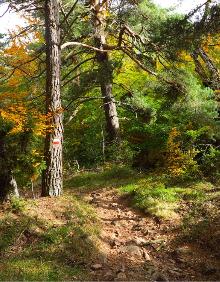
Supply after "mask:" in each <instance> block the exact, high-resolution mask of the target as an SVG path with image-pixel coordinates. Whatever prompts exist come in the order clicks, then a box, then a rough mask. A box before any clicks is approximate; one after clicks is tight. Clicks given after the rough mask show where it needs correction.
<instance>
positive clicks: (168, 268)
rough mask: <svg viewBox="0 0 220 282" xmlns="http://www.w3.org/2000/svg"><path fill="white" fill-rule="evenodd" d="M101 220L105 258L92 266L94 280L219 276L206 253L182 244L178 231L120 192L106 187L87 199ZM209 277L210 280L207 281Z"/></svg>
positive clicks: (200, 278)
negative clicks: (151, 215)
mask: <svg viewBox="0 0 220 282" xmlns="http://www.w3.org/2000/svg"><path fill="white" fill-rule="evenodd" d="M87 201H89V203H90V204H92V205H93V207H94V208H95V210H96V213H97V215H98V218H99V220H100V222H101V235H100V243H99V249H100V252H101V253H102V256H100V257H99V258H97V259H96V260H95V261H92V263H91V266H90V268H91V272H90V275H91V277H89V279H91V280H100V281H112V280H116V281H172V280H176V281H177V280H178V281H180V280H182V281H183V280H188V281H189V280H194V281H196V280H204V279H205V278H206V277H207V276H206V273H205V272H207V274H208V275H209V274H212V272H213V271H214V274H215V272H216V268H215V267H213V262H212V261H210V262H209V263H210V265H211V266H209V265H207V264H206V263H207V258H206V257H204V254H203V253H201V252H199V250H198V249H196V250H195V249H194V246H190V245H186V244H183V243H181V242H177V243H176V240H175V237H176V235H177V232H178V231H177V230H176V228H175V225H174V224H173V225H172V224H171V223H170V222H169V223H168V222H161V221H160V220H156V219H154V218H152V217H148V216H146V215H145V214H143V213H141V212H139V211H138V210H135V209H133V208H132V207H131V206H130V205H129V199H128V198H127V199H126V198H125V197H121V196H120V195H119V194H118V192H117V191H116V190H108V189H101V190H99V191H96V192H93V193H90V194H89V196H88V195H87ZM207 279H208V277H207Z"/></svg>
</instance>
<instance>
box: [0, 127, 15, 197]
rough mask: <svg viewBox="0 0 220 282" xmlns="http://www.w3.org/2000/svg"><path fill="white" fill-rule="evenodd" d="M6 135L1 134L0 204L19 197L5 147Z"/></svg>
mask: <svg viewBox="0 0 220 282" xmlns="http://www.w3.org/2000/svg"><path fill="white" fill-rule="evenodd" d="M5 135H6V133H4V132H1V133H0V202H3V201H5V200H7V199H9V198H10V197H11V196H16V197H19V192H18V186H17V182H16V180H15V178H14V176H13V173H12V168H11V165H10V162H11V160H8V152H7V149H6V146H5V138H4V137H5Z"/></svg>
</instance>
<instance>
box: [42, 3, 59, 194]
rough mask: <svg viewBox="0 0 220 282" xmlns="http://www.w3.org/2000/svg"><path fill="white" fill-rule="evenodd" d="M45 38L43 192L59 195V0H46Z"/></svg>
mask: <svg viewBox="0 0 220 282" xmlns="http://www.w3.org/2000/svg"><path fill="white" fill-rule="evenodd" d="M45 39H46V113H47V114H48V116H49V119H50V121H49V125H50V126H51V129H50V130H48V132H47V135H46V139H45V161H46V170H45V171H44V172H43V180H42V196H59V195H61V194H62V189H63V168H62V143H63V113H62V106H61V97H60V63H61V62H60V61H61V52H60V25H59V0H45Z"/></svg>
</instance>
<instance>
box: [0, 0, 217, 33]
mask: <svg viewBox="0 0 220 282" xmlns="http://www.w3.org/2000/svg"><path fill="white" fill-rule="evenodd" d="M218 1H220V0H216V2H218ZM153 2H154V3H156V4H157V5H160V6H161V7H163V8H171V7H175V10H176V11H178V12H180V13H187V12H189V11H190V10H192V9H193V8H195V7H197V6H198V5H201V4H203V3H205V2H206V0H153ZM0 3H1V1H0ZM7 6H8V4H2V5H1V6H0V15H2V14H4V12H5V11H6V10H7ZM16 25H20V26H21V25H24V21H23V20H22V18H21V17H19V15H18V14H17V13H12V12H7V13H6V14H5V15H4V16H3V17H2V18H0V33H7V31H8V30H11V29H13V28H14V27H15V26H16Z"/></svg>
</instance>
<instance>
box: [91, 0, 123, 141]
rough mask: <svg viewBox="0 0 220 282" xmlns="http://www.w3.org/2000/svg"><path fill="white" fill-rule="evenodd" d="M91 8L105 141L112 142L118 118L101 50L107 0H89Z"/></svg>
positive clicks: (109, 69) (109, 71) (105, 55)
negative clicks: (103, 112)
mask: <svg viewBox="0 0 220 282" xmlns="http://www.w3.org/2000/svg"><path fill="white" fill-rule="evenodd" d="M91 6H92V10H93V25H94V31H95V32H94V39H95V46H96V47H97V48H99V49H100V52H99V51H97V52H96V58H97V62H98V64H99V83H100V87H101V93H102V97H103V107H104V111H105V118H106V131H107V142H109V143H114V142H117V141H118V140H119V129H120V127H119V119H118V114H117V108H116V103H115V99H114V97H113V95H112V67H111V63H110V62H109V58H108V53H107V52H102V50H103V49H104V46H105V44H106V34H105V27H106V18H105V14H106V12H107V11H106V10H107V1H106V2H105V3H100V2H99V1H98V0H91Z"/></svg>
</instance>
